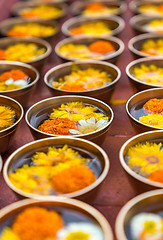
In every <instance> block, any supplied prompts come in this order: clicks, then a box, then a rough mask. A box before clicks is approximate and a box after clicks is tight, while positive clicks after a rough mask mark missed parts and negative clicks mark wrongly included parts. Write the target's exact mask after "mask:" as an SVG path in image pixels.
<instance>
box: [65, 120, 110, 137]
mask: <svg viewBox="0 0 163 240" xmlns="http://www.w3.org/2000/svg"><path fill="white" fill-rule="evenodd" d="M107 124H108V121H107V120H104V119H101V120H99V121H97V122H96V121H95V118H94V117H91V118H89V119H87V120H80V121H79V127H78V130H75V129H70V130H69V132H70V133H71V134H86V133H91V132H94V131H96V130H98V129H100V128H102V127H104V126H106V125H107Z"/></svg>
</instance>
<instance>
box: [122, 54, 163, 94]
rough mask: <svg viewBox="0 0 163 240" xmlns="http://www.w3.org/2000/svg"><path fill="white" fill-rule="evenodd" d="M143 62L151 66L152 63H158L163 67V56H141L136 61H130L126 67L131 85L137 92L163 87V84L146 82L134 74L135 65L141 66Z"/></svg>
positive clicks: (158, 65)
mask: <svg viewBox="0 0 163 240" xmlns="http://www.w3.org/2000/svg"><path fill="white" fill-rule="evenodd" d="M141 64H145V65H146V66H149V65H151V64H154V65H156V66H157V67H162V68H163V57H157V58H156V57H154V58H153V57H152V58H141V59H137V60H135V61H132V62H131V63H129V64H128V65H127V67H126V74H127V76H128V78H129V80H130V83H131V85H132V86H133V89H134V91H135V92H140V91H143V90H146V89H151V88H163V86H161V85H160V86H159V85H156V84H150V83H145V82H143V81H141V80H139V79H137V78H136V77H135V76H134V75H133V69H134V67H139V66H140V65H141Z"/></svg>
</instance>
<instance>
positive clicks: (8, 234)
mask: <svg viewBox="0 0 163 240" xmlns="http://www.w3.org/2000/svg"><path fill="white" fill-rule="evenodd" d="M0 240H20V238H19V237H18V236H17V235H16V234H15V233H14V231H13V230H12V229H11V228H8V227H6V228H5V229H4V230H3V232H2V235H1V236H0Z"/></svg>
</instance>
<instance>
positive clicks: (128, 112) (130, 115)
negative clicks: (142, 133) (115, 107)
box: [126, 88, 163, 131]
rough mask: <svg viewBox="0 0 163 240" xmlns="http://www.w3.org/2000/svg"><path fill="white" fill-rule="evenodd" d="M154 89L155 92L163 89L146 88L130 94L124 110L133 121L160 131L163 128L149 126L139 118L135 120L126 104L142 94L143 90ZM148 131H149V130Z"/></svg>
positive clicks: (151, 90)
mask: <svg viewBox="0 0 163 240" xmlns="http://www.w3.org/2000/svg"><path fill="white" fill-rule="evenodd" d="M155 91H156V92H157V91H163V88H150V89H146V90H144V91H141V92H138V93H136V94H134V95H132V96H131V97H130V98H129V99H128V101H127V103H126V112H127V114H128V116H129V117H130V118H131V119H132V120H133V121H134V122H137V123H139V124H141V125H143V126H144V127H148V128H152V129H155V130H160V131H161V130H163V128H159V127H154V126H151V125H148V124H145V123H142V122H140V121H139V120H137V119H136V118H135V117H133V116H132V114H131V113H130V111H129V108H128V106H129V104H130V101H131V100H132V99H133V98H135V97H136V96H138V95H141V94H144V93H145V92H155ZM151 98H152V97H151ZM149 131H150V130H149Z"/></svg>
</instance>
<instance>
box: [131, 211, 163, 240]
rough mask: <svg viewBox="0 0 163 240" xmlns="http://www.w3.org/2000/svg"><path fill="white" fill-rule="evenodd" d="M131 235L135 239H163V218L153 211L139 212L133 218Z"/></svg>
mask: <svg viewBox="0 0 163 240" xmlns="http://www.w3.org/2000/svg"><path fill="white" fill-rule="evenodd" d="M130 227H131V235H132V237H133V239H134V240H162V239H163V231H162V227H163V225H162V218H161V216H159V215H157V214H153V213H139V214H138V215H136V216H134V217H133V218H132V219H131V223H130Z"/></svg>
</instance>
